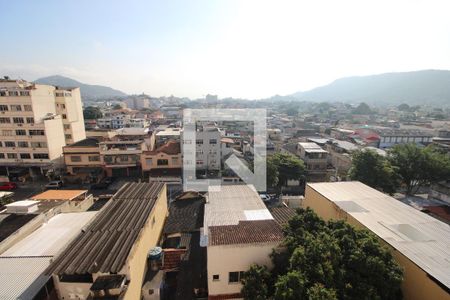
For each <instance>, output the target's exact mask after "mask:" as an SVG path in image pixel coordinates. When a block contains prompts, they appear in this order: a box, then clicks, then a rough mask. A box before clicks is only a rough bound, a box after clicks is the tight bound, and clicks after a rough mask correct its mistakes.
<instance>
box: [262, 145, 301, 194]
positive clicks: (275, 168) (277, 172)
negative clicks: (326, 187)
mask: <svg viewBox="0 0 450 300" xmlns="http://www.w3.org/2000/svg"><path fill="white" fill-rule="evenodd" d="M304 174H305V164H304V163H303V161H302V160H301V159H300V158H298V157H297V156H295V155H293V154H290V153H280V152H278V153H275V154H274V155H272V156H271V157H269V159H268V160H267V184H268V185H269V186H271V187H282V186H285V185H286V184H287V182H288V180H291V179H293V180H299V179H301V178H302V177H303V175H304Z"/></svg>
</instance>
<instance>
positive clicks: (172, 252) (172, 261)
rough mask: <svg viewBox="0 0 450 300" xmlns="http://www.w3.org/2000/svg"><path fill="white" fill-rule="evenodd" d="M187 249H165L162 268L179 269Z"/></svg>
mask: <svg viewBox="0 0 450 300" xmlns="http://www.w3.org/2000/svg"><path fill="white" fill-rule="evenodd" d="M186 251H187V250H186V249H164V259H163V265H162V268H161V269H162V270H174V269H178V267H179V266H180V262H181V260H182V257H183V255H184V254H185V253H186Z"/></svg>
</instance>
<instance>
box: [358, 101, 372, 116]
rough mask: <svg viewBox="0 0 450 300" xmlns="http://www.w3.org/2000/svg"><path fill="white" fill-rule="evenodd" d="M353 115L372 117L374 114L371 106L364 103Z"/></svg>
mask: <svg viewBox="0 0 450 300" xmlns="http://www.w3.org/2000/svg"><path fill="white" fill-rule="evenodd" d="M353 113H354V114H357V115H370V114H372V110H371V109H370V106H369V105H367V104H366V103H364V102H362V103H360V104H359V105H358V106H357V107H356V108H355V109H354V110H353Z"/></svg>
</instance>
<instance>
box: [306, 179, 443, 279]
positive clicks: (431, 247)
mask: <svg viewBox="0 0 450 300" xmlns="http://www.w3.org/2000/svg"><path fill="white" fill-rule="evenodd" d="M308 186H310V187H311V188H312V189H313V190H315V191H317V192H318V193H319V194H321V195H322V196H324V197H326V198H327V199H328V200H330V201H332V202H334V203H335V204H336V205H337V206H338V207H339V208H340V209H342V210H343V211H346V212H347V213H348V214H349V215H351V216H352V217H354V218H355V219H356V220H357V221H358V222H359V223H361V224H362V225H364V226H365V227H366V228H368V229H369V230H370V231H372V232H373V233H375V234H376V235H377V236H378V237H380V238H381V239H383V240H384V241H386V242H387V243H388V244H390V245H391V246H392V247H393V248H395V249H396V250H397V251H399V252H401V253H402V254H403V255H405V256H406V257H407V258H408V259H410V260H411V261H412V262H414V263H415V264H416V265H417V266H419V267H420V268H421V269H422V270H424V271H425V272H426V273H428V274H429V275H430V276H431V277H433V278H435V279H436V280H438V281H439V282H441V283H442V284H443V285H445V286H446V287H447V288H450V254H449V253H450V252H449V249H450V226H449V225H447V224H445V223H443V222H441V221H439V220H437V219H435V218H433V217H431V216H429V215H427V214H425V213H423V212H420V211H418V210H416V209H415V208H413V207H411V206H409V205H406V204H404V203H402V202H400V201H398V200H396V199H394V198H392V197H390V196H388V195H385V194H383V193H381V192H379V191H377V190H375V189H373V188H371V187H369V186H367V185H365V184H363V183H361V182H358V181H352V182H333V183H328V182H327V183H310V184H308ZM306 197H308V195H306Z"/></svg>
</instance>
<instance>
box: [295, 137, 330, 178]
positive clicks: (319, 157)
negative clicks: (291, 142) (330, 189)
mask: <svg viewBox="0 0 450 300" xmlns="http://www.w3.org/2000/svg"><path fill="white" fill-rule="evenodd" d="M297 155H298V156H299V157H300V158H301V159H302V160H303V161H304V162H305V166H306V172H307V177H308V181H325V180H326V176H327V165H328V152H327V151H326V150H323V149H322V148H321V147H320V146H319V145H317V144H316V143H298V144H297Z"/></svg>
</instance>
